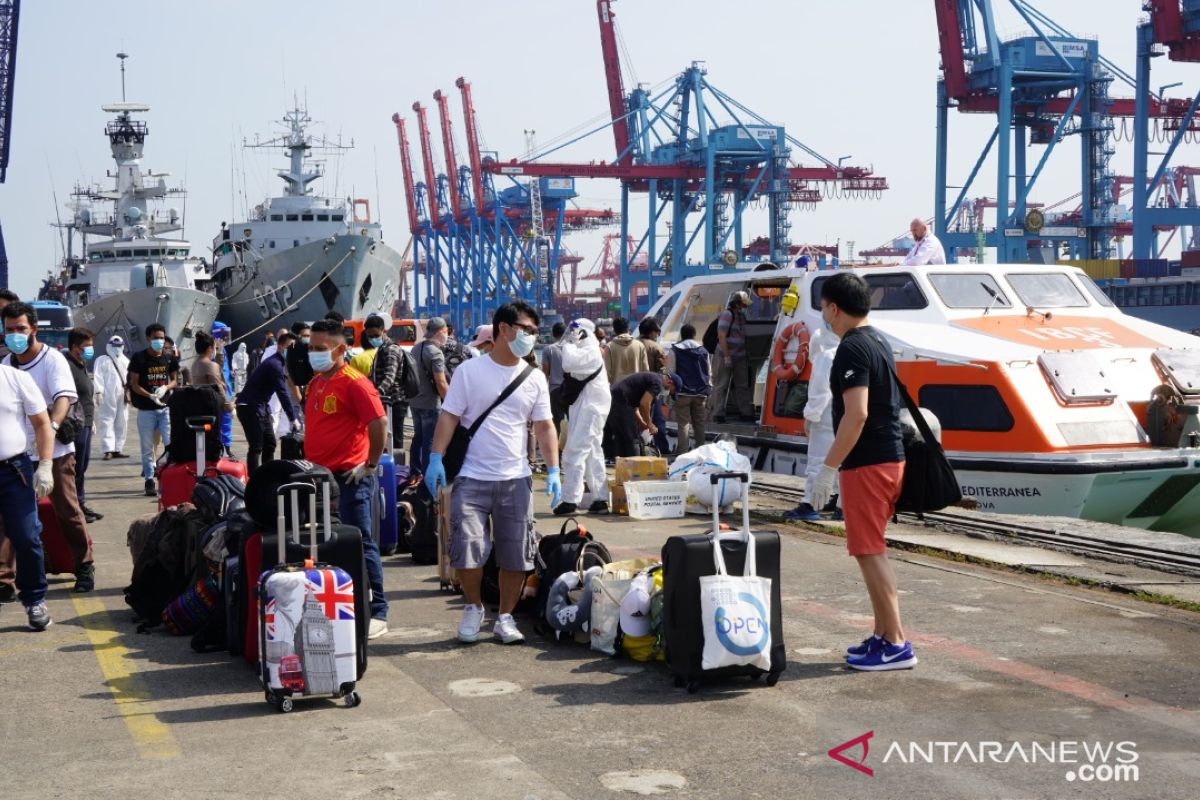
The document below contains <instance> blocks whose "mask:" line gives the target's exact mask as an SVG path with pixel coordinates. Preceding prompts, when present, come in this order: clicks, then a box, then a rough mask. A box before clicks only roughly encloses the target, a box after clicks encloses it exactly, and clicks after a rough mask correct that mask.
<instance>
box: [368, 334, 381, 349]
mask: <svg viewBox="0 0 1200 800" xmlns="http://www.w3.org/2000/svg"><path fill="white" fill-rule="evenodd" d="M367 341H368V342H370V343H371V347H382V346H383V337H382V336H372V337H371V338H370V339H367Z"/></svg>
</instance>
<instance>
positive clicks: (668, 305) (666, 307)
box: [654, 292, 683, 326]
mask: <svg viewBox="0 0 1200 800" xmlns="http://www.w3.org/2000/svg"><path fill="white" fill-rule="evenodd" d="M682 296H683V293H682V292H675V293H674V294H672V295H671V296H670V297H668V298H667V299H666V300H664V301H663V304H662V305H661V306H659V307H658V311H656V312H654V318H655V319H656V320H658V324H659V325H660V326H662V325H665V324H666V322H667V317H668V316H670V314H671V312H672V311H674V310H675V306H676V305H678V304H679V298H680V297H682Z"/></svg>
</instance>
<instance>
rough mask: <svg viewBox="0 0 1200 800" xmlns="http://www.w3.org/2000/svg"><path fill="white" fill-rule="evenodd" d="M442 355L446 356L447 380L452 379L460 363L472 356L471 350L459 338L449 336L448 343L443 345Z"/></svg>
mask: <svg viewBox="0 0 1200 800" xmlns="http://www.w3.org/2000/svg"><path fill="white" fill-rule="evenodd" d="M442 355H444V356H445V357H446V380H450V378H452V377H453V376H454V370H455V369H457V368H458V365H459V364H461V363H462V362H464V361H466V360H467V359H468V358H470V357H471V351H470V350H468V349H467V348H465V347H463V344H462V342H460V341H459V340H458V339H454V338H449V339H446V344H444V345H442Z"/></svg>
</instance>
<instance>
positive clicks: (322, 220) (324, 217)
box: [317, 214, 329, 222]
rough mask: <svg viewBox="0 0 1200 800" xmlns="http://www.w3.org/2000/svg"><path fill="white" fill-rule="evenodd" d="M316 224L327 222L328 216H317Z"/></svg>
mask: <svg viewBox="0 0 1200 800" xmlns="http://www.w3.org/2000/svg"><path fill="white" fill-rule="evenodd" d="M317 222H329V215H328V214H317Z"/></svg>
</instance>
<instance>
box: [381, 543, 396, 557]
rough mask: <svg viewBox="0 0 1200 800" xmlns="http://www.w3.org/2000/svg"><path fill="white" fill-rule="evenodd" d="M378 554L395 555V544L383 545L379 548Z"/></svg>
mask: <svg viewBox="0 0 1200 800" xmlns="http://www.w3.org/2000/svg"><path fill="white" fill-rule="evenodd" d="M379 555H381V556H394V555H396V545H394V544H389V545H385V546H384V547H381V548H379Z"/></svg>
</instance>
